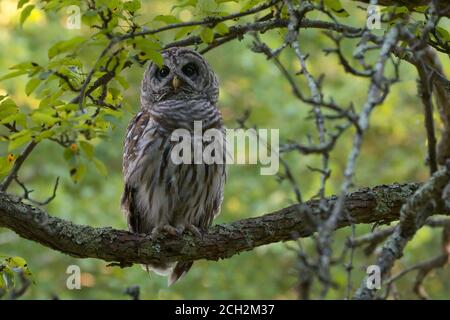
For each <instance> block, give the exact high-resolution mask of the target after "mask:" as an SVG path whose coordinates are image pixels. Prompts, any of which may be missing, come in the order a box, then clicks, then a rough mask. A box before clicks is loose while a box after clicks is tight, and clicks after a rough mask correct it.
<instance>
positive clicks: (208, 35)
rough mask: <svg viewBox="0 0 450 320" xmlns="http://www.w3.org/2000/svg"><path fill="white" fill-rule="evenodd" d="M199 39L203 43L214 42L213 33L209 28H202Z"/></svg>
mask: <svg viewBox="0 0 450 320" xmlns="http://www.w3.org/2000/svg"><path fill="white" fill-rule="evenodd" d="M200 39H202V41H203V42H205V43H211V42H212V41H213V40H214V31H213V30H212V29H211V28H203V30H202V32H200Z"/></svg>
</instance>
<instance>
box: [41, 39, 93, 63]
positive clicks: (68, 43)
mask: <svg viewBox="0 0 450 320" xmlns="http://www.w3.org/2000/svg"><path fill="white" fill-rule="evenodd" d="M85 40H86V38H85V37H81V36H77V37H73V38H72V39H70V40H65V41H60V42H57V43H56V44H54V45H53V46H52V47H51V48H50V49H49V50H48V58H49V59H51V58H53V57H55V56H57V55H59V54H61V53H64V52H67V51H70V50H72V49H73V48H75V47H77V46H78V45H79V44H80V43H82V42H84V41H85Z"/></svg>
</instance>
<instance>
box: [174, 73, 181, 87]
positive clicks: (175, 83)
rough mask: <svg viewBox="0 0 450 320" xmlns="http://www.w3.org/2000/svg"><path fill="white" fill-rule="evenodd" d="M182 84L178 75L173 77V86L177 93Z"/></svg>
mask: <svg viewBox="0 0 450 320" xmlns="http://www.w3.org/2000/svg"><path fill="white" fill-rule="evenodd" d="M180 84H181V81H180V79H178V77H177V76H176V75H175V76H173V79H172V86H173V89H174V90H175V91H177V89H178V87H179V86H180Z"/></svg>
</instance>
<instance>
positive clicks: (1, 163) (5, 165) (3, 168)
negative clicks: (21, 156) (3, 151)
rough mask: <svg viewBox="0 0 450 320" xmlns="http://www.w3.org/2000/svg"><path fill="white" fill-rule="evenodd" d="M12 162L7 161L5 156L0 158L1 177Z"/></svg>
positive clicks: (7, 170)
mask: <svg viewBox="0 0 450 320" xmlns="http://www.w3.org/2000/svg"><path fill="white" fill-rule="evenodd" d="M13 164H14V163H13V162H10V161H8V159H7V158H4V157H1V158H0V178H3V177H5V176H7V175H8V173H9V171H10V170H11V168H12V166H13Z"/></svg>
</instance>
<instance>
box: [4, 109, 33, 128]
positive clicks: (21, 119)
mask: <svg viewBox="0 0 450 320" xmlns="http://www.w3.org/2000/svg"><path fill="white" fill-rule="evenodd" d="M13 122H16V123H17V124H18V125H21V126H23V127H25V126H26V123H27V122H26V115H25V114H23V113H21V112H16V113H13V114H12V115H10V116H8V117H5V118H3V119H2V120H1V121H0V123H1V124H5V123H13Z"/></svg>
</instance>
